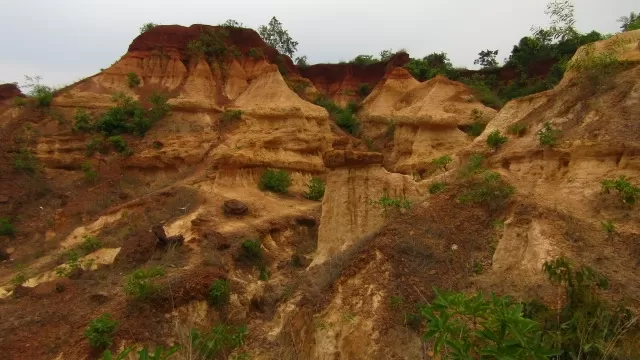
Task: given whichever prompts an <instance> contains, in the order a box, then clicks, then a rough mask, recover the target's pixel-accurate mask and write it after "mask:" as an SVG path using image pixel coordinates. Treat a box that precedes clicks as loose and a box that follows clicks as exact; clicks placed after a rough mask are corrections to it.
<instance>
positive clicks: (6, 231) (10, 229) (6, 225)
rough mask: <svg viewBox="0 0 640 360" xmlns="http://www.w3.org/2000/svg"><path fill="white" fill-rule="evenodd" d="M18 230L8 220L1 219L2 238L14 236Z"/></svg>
mask: <svg viewBox="0 0 640 360" xmlns="http://www.w3.org/2000/svg"><path fill="white" fill-rule="evenodd" d="M15 234H16V228H15V227H14V226H13V224H11V220H9V219H8V218H4V217H0V236H14V235H15Z"/></svg>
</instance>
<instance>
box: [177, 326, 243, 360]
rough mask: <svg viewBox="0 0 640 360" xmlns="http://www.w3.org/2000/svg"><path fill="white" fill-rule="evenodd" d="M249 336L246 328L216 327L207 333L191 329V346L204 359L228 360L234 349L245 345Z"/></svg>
mask: <svg viewBox="0 0 640 360" xmlns="http://www.w3.org/2000/svg"><path fill="white" fill-rule="evenodd" d="M247 334H248V330H247V327H246V326H239V327H234V326H229V325H224V324H220V325H217V326H214V327H213V328H212V329H211V330H209V332H207V333H201V332H200V331H198V330H197V329H191V336H190V337H191V346H192V348H193V349H194V350H196V351H197V352H198V354H200V356H201V358H202V359H218V358H220V359H227V358H228V357H229V355H230V353H231V351H232V350H233V349H235V348H237V347H240V346H242V345H243V344H244V338H245V337H246V336H247Z"/></svg>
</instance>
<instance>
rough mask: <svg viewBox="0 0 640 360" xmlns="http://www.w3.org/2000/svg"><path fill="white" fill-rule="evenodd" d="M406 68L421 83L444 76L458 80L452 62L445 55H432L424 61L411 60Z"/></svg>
mask: <svg viewBox="0 0 640 360" xmlns="http://www.w3.org/2000/svg"><path fill="white" fill-rule="evenodd" d="M405 68H406V69H407V71H409V73H411V75H412V76H413V77H414V78H416V79H417V80H419V81H425V80H429V79H432V78H434V77H436V76H437V75H444V76H446V77H447V78H449V79H454V78H456V76H455V74H454V73H455V70H454V68H453V65H452V64H451V60H449V57H448V56H447V54H445V53H432V54H429V55H427V56H425V57H423V58H422V59H409V62H408V63H407V64H406V65H405Z"/></svg>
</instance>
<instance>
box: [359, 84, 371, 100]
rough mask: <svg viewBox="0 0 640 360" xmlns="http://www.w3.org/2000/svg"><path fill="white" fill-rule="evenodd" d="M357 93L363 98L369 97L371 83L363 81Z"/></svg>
mask: <svg viewBox="0 0 640 360" xmlns="http://www.w3.org/2000/svg"><path fill="white" fill-rule="evenodd" d="M357 94H358V96H360V97H361V98H365V97H367V96H368V95H369V94H371V85H369V84H367V83H362V84H360V85H358V91H357Z"/></svg>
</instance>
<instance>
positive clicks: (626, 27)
mask: <svg viewBox="0 0 640 360" xmlns="http://www.w3.org/2000/svg"><path fill="white" fill-rule="evenodd" d="M618 22H619V23H620V24H621V25H620V29H621V30H622V31H633V30H638V29H640V16H639V15H638V13H636V12H635V11H632V12H631V13H630V14H629V16H621V17H620V18H619V19H618Z"/></svg>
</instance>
